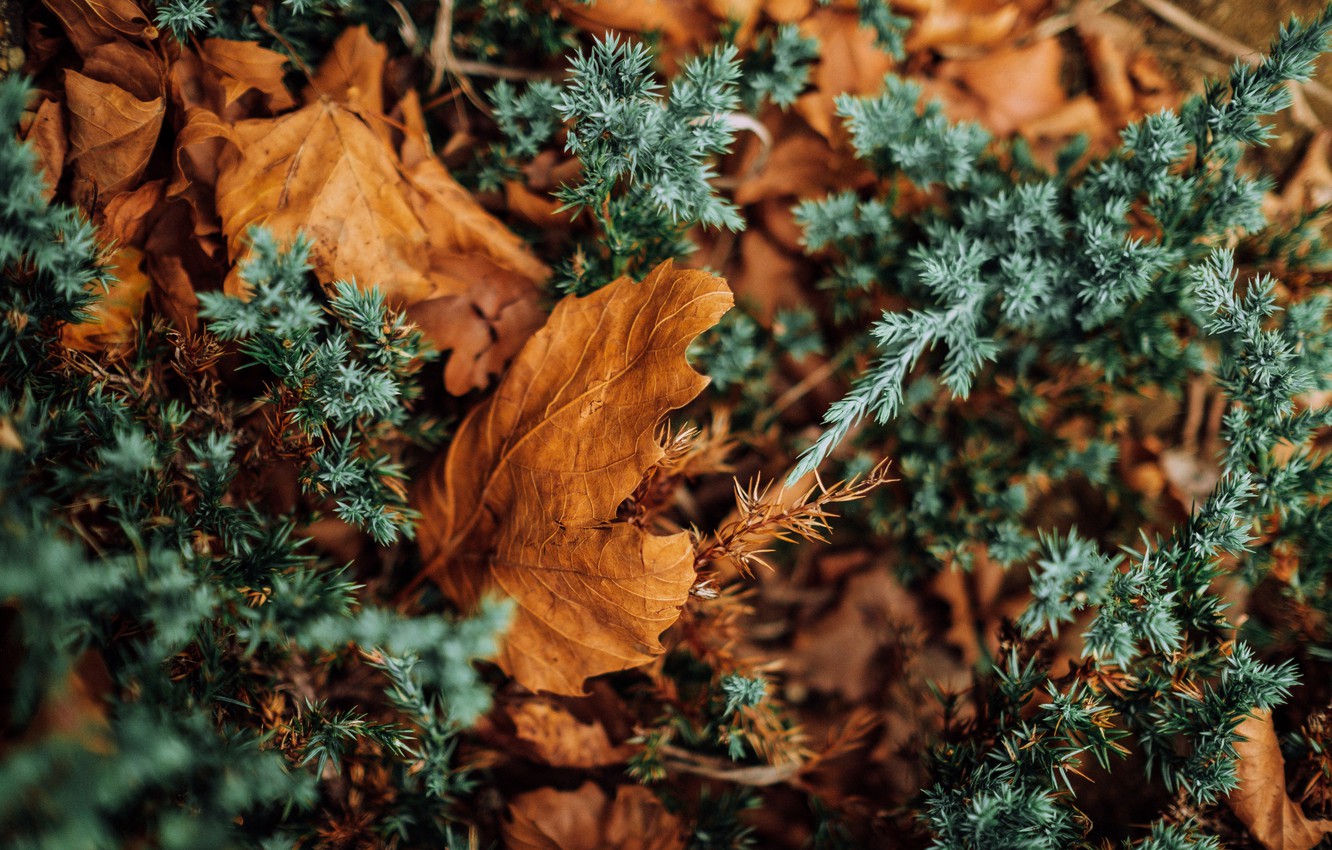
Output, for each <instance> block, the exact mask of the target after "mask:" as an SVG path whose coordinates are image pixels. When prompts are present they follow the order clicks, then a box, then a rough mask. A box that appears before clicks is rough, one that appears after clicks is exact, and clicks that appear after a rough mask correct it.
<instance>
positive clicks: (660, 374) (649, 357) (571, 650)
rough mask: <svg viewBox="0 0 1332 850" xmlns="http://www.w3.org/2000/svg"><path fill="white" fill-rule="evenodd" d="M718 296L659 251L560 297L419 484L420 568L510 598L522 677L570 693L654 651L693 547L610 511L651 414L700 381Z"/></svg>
mask: <svg viewBox="0 0 1332 850" xmlns="http://www.w3.org/2000/svg"><path fill="white" fill-rule="evenodd" d="M731 303H732V298H731V293H730V290H729V289H727V287H726V283H725V282H724V281H722V280H721V279H720V278H717V277H714V276H712V275H710V274H707V273H705V272H700V271H679V270H676V269H674V268H673V267H672V266H671V264H670V263H669V262H668V263H664V264H662V265H661V266H658V267H657V268H656V269H655V270H653V272H652V273H651V274H650V275H648V277H647V279H646V280H644V281H643V283H641V284H635V283H634V282H633V281H631V280H628V279H627V278H622V279H620V280H617V281H615V282H614V283H611V284H609V285H607V286H606V287H604V288H602V289H600V290H598V291H597V292H594V293H592V294H591V295H588V296H586V297H584V298H573V297H570V298H566V299H564V300H563V301H561V302H560V303H559V305H557V306H556V308H555V311H554V312H553V313H552V314H551V316H550V319H549V321H547V323H546V325H545V327H543V328H542V329H541V330H540V331H539V332H538V333H537V334H536V335H535V336H533V337H532V338H531V339H530V340H528V342H527V344H526V345H525V346H524V347H523V349H522V351H521V352H520V353H519V354H518V357H517V358H516V359H515V360H514V362H513V364H512V365H511V366H510V367H509V370H508V372H507V373H505V376H504V379H503V380H502V381H501V382H500V385H499V388H498V389H497V390H496V392H495V394H494V395H493V396H492V397H491V398H489V399H488V400H487V401H486V402H485V403H484V404H482V405H481V406H480V407H478V408H477V409H476V410H474V411H473V412H472V413H471V414H470V415H469V416H468V417H467V419H466V420H464V421H463V423H462V425H461V427H460V428H459V430H458V434H457V436H456V437H455V438H454V441H453V443H452V445H451V446H450V448H449V452H448V455H447V456H446V457H445V458H444V459H443V462H442V463H441V464H440V465H439V466H437V467H436V468H435V469H434V470H432V472H431V473H430V475H429V476H428V478H427V480H426V481H425V482H423V484H422V486H421V487H420V488H419V490H418V493H417V497H418V502H419V504H418V508H419V509H420V510H421V512H422V514H423V517H424V519H423V522H422V523H421V528H420V538H421V546H422V553H423V556H424V558H425V571H426V574H427V575H428V576H429V577H430V578H433V579H434V580H435V581H437V582H438V583H439V585H440V587H441V588H442V589H443V590H444V592H445V593H446V594H447V595H448V596H449V597H450V598H451V599H453V600H454V601H455V602H457V603H459V604H460V605H462V606H463V607H465V608H470V607H472V606H474V605H475V604H476V603H477V602H478V601H479V599H480V597H481V596H482V595H483V594H484V593H486V592H489V591H494V590H498V591H500V592H502V593H504V594H507V595H508V596H510V597H512V598H513V599H514V600H515V601H516V602H517V606H518V608H517V614H516V616H515V620H514V623H513V626H512V627H511V628H510V630H509V633H508V635H507V637H506V639H505V641H504V646H503V649H502V650H501V653H500V656H499V658H498V661H499V664H500V666H501V667H502V668H503V669H504V670H505V672H507V673H508V674H509V675H511V676H513V677H514V678H515V679H516V680H518V681H519V682H520V683H521V684H523V685H525V686H527V687H529V688H531V689H532V690H546V691H551V692H554V693H559V694H571V695H573V694H581V693H582V692H583V682H584V680H585V679H586V678H587V677H588V676H595V675H598V674H601V673H607V672H610V671H614V670H623V669H626V668H629V667H634V666H637V665H640V664H643V663H646V662H647V661H649V660H651V658H652V657H653V656H654V655H655V654H658V653H660V651H661V644H660V641H659V639H660V636H661V633H662V631H664V630H665V629H666V628H667V627H669V626H670V625H671V624H672V623H674V622H675V620H676V618H677V617H678V616H679V611H680V606H681V605H683V604H684V601H685V598H686V596H687V595H688V593H689V588H690V586H691V585H692V583H693V581H694V570H693V549H692V545H691V542H690V540H689V537H688V535H686V534H683V533H680V534H672V535H666V536H661V535H655V534H652V533H651V532H650V531H648V530H647V529H645V528H642V527H641V526H639V525H637V524H634V523H631V522H628V521H624V520H620V519H618V518H617V510H618V508H619V507H620V505H621V503H623V502H624V500H625V499H626V498H627V497H628V496H629V495H630V494H631V493H632V492H633V491H634V489H635V487H637V486H638V484H639V483H640V482H641V481H642V479H643V476H644V475H645V474H646V473H647V471H648V470H649V469H650V468H651V467H652V466H653V465H654V464H655V463H657V461H659V460H660V459H661V457H662V454H663V451H662V447H661V445H660V444H659V443H658V441H657V439H656V438H655V436H654V434H655V430H656V428H657V425H658V423H659V422H660V421H661V419H662V417H663V416H664V415H665V414H666V412H667V411H669V410H671V409H674V408H677V407H680V406H681V405H683V404H685V403H687V402H688V401H690V400H691V399H693V398H694V397H695V396H696V395H698V393H699V392H700V391H701V390H702V389H703V387H704V386H705V385H706V384H707V379H706V378H704V377H703V376H702V375H699V374H698V373H697V372H695V371H694V370H693V369H692V368H690V366H689V364H688V362H686V360H685V348H686V347H687V346H688V345H689V343H690V342H691V341H692V340H693V339H694V337H696V336H698V334H700V333H701V332H703V331H704V330H706V329H707V328H709V327H711V326H713V325H714V324H716V322H717V320H718V319H719V318H720V317H721V315H722V314H723V313H725V312H726V310H727V309H729V308H730V306H731Z"/></svg>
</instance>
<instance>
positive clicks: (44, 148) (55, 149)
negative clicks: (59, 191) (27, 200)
mask: <svg viewBox="0 0 1332 850" xmlns="http://www.w3.org/2000/svg"><path fill="white" fill-rule="evenodd" d="M22 136H23V140H24V141H26V142H27V143H28V144H29V145H31V146H32V149H33V150H34V151H36V153H37V164H38V166H40V167H41V169H42V175H43V177H45V179H46V188H44V189H43V190H42V196H43V197H44V198H46V200H47V201H48V202H49V201H50V200H51V198H52V197H53V196H54V195H55V189H56V186H57V185H59V183H60V175H61V174H62V173H63V172H64V170H65V152H66V150H67V149H68V147H69V143H68V140H67V138H66V136H65V111H64V110H63V109H61V107H60V104H59V103H58V102H57V101H54V100H43V101H42V103H41V105H40V106H38V107H37V111H36V112H35V113H34V114H33V116H32V119H31V120H30V121H29V122H28V123H27V126H25V127H24V128H23V133H22Z"/></svg>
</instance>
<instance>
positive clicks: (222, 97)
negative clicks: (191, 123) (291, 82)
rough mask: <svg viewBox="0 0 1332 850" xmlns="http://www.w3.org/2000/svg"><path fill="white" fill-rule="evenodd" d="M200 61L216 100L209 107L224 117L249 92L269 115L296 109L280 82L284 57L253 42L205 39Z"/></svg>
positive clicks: (284, 71) (283, 73) (294, 102)
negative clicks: (256, 96) (256, 95)
mask: <svg viewBox="0 0 1332 850" xmlns="http://www.w3.org/2000/svg"><path fill="white" fill-rule="evenodd" d="M198 55H199V60H200V62H201V63H202V65H203V67H204V68H205V69H206V72H207V77H208V83H207V84H208V86H209V87H210V88H212V89H213V92H214V93H215V94H216V97H215V98H213V100H212V102H211V103H210V104H209V106H210V107H211V108H212V110H213V111H214V112H218V113H219V114H223V113H224V112H225V111H226V109H227V108H228V107H230V106H232V105H234V104H235V103H236V102H237V101H238V100H240V99H241V98H242V97H244V96H245V95H247V94H249V93H250V92H257V93H258V95H259V98H260V100H261V101H262V102H263V105H264V108H265V109H267V110H268V111H269V112H273V113H276V112H284V111H286V110H288V109H291V108H292V107H294V106H295V105H296V99H295V98H294V97H292V96H291V92H289V91H287V86H286V84H285V82H284V81H283V77H284V76H285V73H286V64H287V57H286V56H283V55H282V54H281V53H278V52H277V51H275V50H269V49H268V48H266V47H261V46H260V45H259V44H258V43H257V42H253V41H230V40H227V39H221V38H209V39H205V40H204V43H203V45H202V46H201V47H200V48H199V54H198Z"/></svg>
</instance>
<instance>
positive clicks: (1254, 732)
mask: <svg viewBox="0 0 1332 850" xmlns="http://www.w3.org/2000/svg"><path fill="white" fill-rule="evenodd" d="M1236 731H1237V732H1238V733H1239V734H1240V735H1242V736H1243V737H1244V740H1242V741H1239V742H1237V743H1236V744H1235V750H1236V752H1237V753H1238V754H1239V759H1238V761H1237V762H1236V765H1235V766H1236V769H1237V771H1238V773H1239V787H1238V788H1236V789H1235V790H1234V791H1231V792H1230V798H1229V803H1230V808H1231V810H1232V811H1234V812H1235V816H1236V817H1237V818H1239V819H1240V821H1241V822H1243V824H1244V825H1245V826H1246V827H1248V828H1249V833H1250V834H1251V835H1253V837H1254V838H1256V839H1257V840H1258V842H1259V843H1260V844H1262V845H1263V846H1264V847H1266V848H1267V850H1310V848H1312V847H1314V846H1315V845H1317V844H1318V843H1319V842H1320V841H1322V840H1323V838H1325V837H1326V836H1328V835H1332V821H1327V820H1314V821H1311V820H1309V819H1308V818H1306V817H1305V816H1304V811H1303V810H1302V809H1300V807H1299V805H1297V804H1296V803H1295V802H1294V801H1293V800H1291V799H1290V796H1289V795H1288V794H1287V793H1286V760H1285V758H1284V757H1283V756H1282V755H1281V744H1280V742H1278V741H1277V736H1276V728H1275V727H1274V726H1273V725H1272V712H1270V711H1264V710H1262V709H1257V710H1255V711H1254V712H1253V715H1252V716H1246V717H1245V718H1244V719H1243V720H1241V721H1240V724H1239V726H1238V727H1237V728H1236Z"/></svg>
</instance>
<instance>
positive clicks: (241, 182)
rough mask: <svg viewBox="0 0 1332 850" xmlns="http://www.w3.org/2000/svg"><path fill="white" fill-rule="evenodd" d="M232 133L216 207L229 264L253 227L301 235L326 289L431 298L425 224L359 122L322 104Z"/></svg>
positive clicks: (384, 152)
mask: <svg viewBox="0 0 1332 850" xmlns="http://www.w3.org/2000/svg"><path fill="white" fill-rule="evenodd" d="M232 133H233V134H234V137H235V140H236V145H235V147H234V148H228V150H227V151H226V152H224V155H223V159H222V161H221V163H219V169H218V177H217V211H218V214H219V215H220V216H221V219H222V232H223V233H224V234H226V237H227V244H228V246H229V249H230V252H231V257H232V259H233V260H235V259H237V258H239V257H240V255H241V254H242V253H243V252H244V250H245V248H244V246H245V237H246V234H247V232H248V231H249V229H250V228H251V227H255V226H263V227H268V228H270V229H272V230H273V231H274V232H275V233H277V235H278V236H279V237H280V238H284V239H290V238H291V237H292V236H294V235H295V233H296V232H297V231H304V232H305V233H306V234H307V235H309V237H310V239H311V242H312V245H313V248H312V251H311V255H310V256H311V264H312V265H313V266H314V269H315V274H316V275H317V276H318V277H319V279H320V280H321V281H323V282H324V283H332V282H333V281H335V280H356V281H358V282H359V283H361V284H362V285H366V286H369V285H378V286H380V287H381V288H382V289H383V291H384V294H385V296H386V297H388V298H389V299H390V301H393V302H395V303H412V302H415V301H419V300H421V299H422V297H423V296H424V295H426V294H428V293H429V292H430V285H429V283H428V282H427V281H426V279H425V275H424V272H423V271H422V270H423V269H425V268H426V232H425V228H424V227H423V226H422V225H421V222H420V221H419V220H418V219H417V217H416V215H415V214H414V213H413V212H412V209H411V207H410V206H409V205H408V203H407V201H406V199H404V198H403V196H402V193H401V192H400V191H399V190H398V186H397V184H398V172H397V167H396V163H395V162H394V158H393V156H392V154H391V153H390V151H389V150H388V148H386V147H385V146H384V145H383V143H382V142H381V141H380V139H379V138H378V137H377V136H376V135H375V133H374V131H373V130H371V129H370V128H369V127H368V126H366V124H365V122H363V121H362V120H361V119H360V118H359V117H357V116H356V115H354V114H353V113H351V112H349V111H348V110H346V109H344V108H343V107H341V106H338V105H337V104H335V103H331V102H327V101H317V102H315V103H312V104H310V105H309V106H306V107H304V108H302V109H299V110H297V111H296V112H292V113H289V114H287V115H283V116H281V117H278V118H259V119H251V120H248V121H241V122H239V123H238V124H236V125H235V126H234V127H233V128H232ZM233 288H234V287H233Z"/></svg>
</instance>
